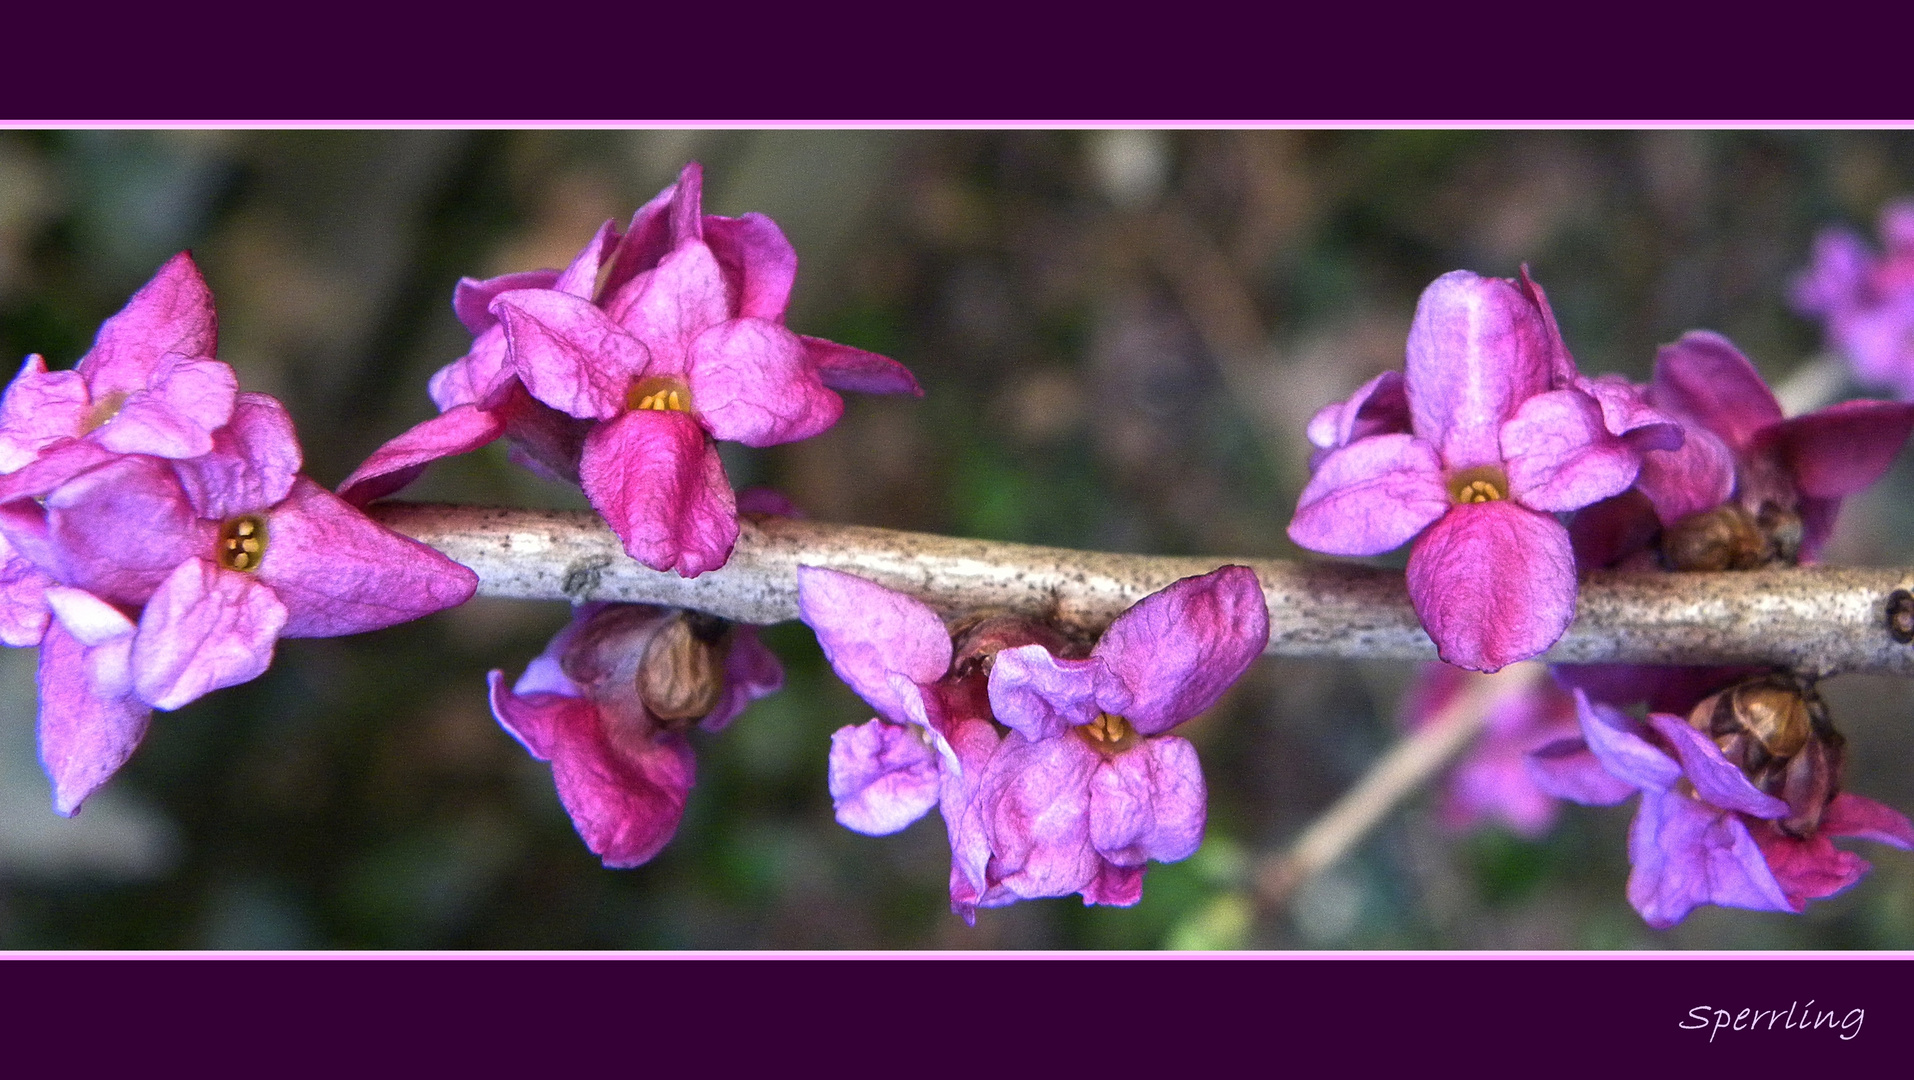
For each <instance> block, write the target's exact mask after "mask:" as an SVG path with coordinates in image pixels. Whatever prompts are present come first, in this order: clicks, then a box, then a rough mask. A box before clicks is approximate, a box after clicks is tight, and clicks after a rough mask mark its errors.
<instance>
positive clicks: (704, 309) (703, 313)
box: [605, 242, 736, 375]
mask: <svg viewBox="0 0 1914 1080" xmlns="http://www.w3.org/2000/svg"><path fill="white" fill-rule="evenodd" d="M733 299H734V298H733V297H732V296H731V294H730V290H729V289H728V288H727V287H726V285H725V280H724V271H723V270H722V269H721V268H720V267H719V266H718V260H717V258H716V257H715V256H713V255H712V254H711V249H710V248H708V247H706V246H705V245H704V244H703V243H697V242H693V243H688V244H685V245H683V246H681V247H679V248H677V249H675V250H673V251H672V252H671V253H670V254H668V255H666V256H665V257H664V258H662V259H660V260H658V265H657V266H656V267H655V268H653V269H651V270H648V271H646V272H644V273H642V274H639V275H638V276H637V277H635V278H633V279H632V281H631V284H629V285H627V286H626V287H625V288H624V289H623V290H621V291H620V292H619V293H618V294H617V295H616V296H614V297H612V298H611V299H610V300H609V301H607V302H606V304H605V314H606V315H607V316H608V317H609V318H610V319H611V320H612V321H613V322H615V323H617V324H618V325H619V326H622V327H624V328H625V329H626V330H627V331H629V332H630V333H631V335H632V336H633V337H635V338H637V339H638V340H639V341H642V342H644V345H645V348H646V349H648V350H650V352H651V366H650V368H649V369H648V373H649V374H652V375H683V374H684V373H685V372H686V370H688V365H689V362H690V359H691V344H692V342H694V341H696V340H697V339H698V335H700V334H702V333H704V332H705V331H706V330H709V329H710V328H711V327H714V326H716V325H718V324H719V323H722V322H724V321H726V320H728V319H732V318H735V317H736V309H735V308H734V307H733Z"/></svg>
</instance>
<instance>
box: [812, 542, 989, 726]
mask: <svg viewBox="0 0 1914 1080" xmlns="http://www.w3.org/2000/svg"><path fill="white" fill-rule="evenodd" d="M797 582H798V618H800V619H802V620H804V624H805V625H806V626H809V627H810V628H811V630H812V632H813V633H815V634H816V635H817V643H818V646H819V647H820V648H822V649H823V650H824V658H825V659H826V660H828V661H829V662H830V664H831V670H833V671H835V672H837V675H838V678H840V679H843V680H844V682H845V683H846V685H848V686H850V688H851V689H852V690H855V691H857V695H858V696H859V697H861V698H863V699H864V700H865V701H868V702H870V704H871V707H872V708H874V709H876V710H877V711H878V713H879V715H881V716H883V717H884V718H885V719H887V720H891V721H894V722H897V723H902V722H903V721H904V719H905V716H906V713H907V710H906V707H905V702H904V700H903V699H902V698H901V697H899V695H898V694H897V693H896V692H895V691H894V690H893V687H892V682H891V676H893V675H901V676H903V677H904V678H905V679H906V680H908V681H909V682H910V683H912V684H915V685H917V686H928V685H930V684H931V683H934V682H936V681H937V680H939V679H941V678H943V677H944V676H945V675H946V674H947V673H948V672H949V671H950V658H951V650H950V633H949V631H947V630H946V629H945V628H944V621H943V620H942V619H940V618H938V616H937V613H936V612H934V611H932V610H931V609H930V608H929V607H928V606H927V605H925V604H924V603H923V602H922V601H920V600H917V599H915V598H914V597H910V596H906V595H904V594H903V593H900V592H893V591H892V590H890V589H886V588H884V587H883V586H882V585H877V584H874V583H872V582H869V581H865V580H864V579H863V578H860V577H853V576H852V575H850V574H846V573H841V572H839V571H837V570H827V569H824V568H822V567H817V566H800V567H798V571H797Z"/></svg>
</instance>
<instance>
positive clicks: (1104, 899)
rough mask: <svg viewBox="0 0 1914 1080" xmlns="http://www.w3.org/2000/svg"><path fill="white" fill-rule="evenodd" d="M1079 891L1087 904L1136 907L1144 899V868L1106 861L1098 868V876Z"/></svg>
mask: <svg viewBox="0 0 1914 1080" xmlns="http://www.w3.org/2000/svg"><path fill="white" fill-rule="evenodd" d="M1079 891H1080V892H1081V893H1082V894H1083V902H1084V903H1085V904H1091V905H1098V906H1103V907H1134V906H1136V903H1137V902H1138V901H1139V900H1142V899H1143V867H1141V866H1118V865H1116V864H1115V863H1113V862H1110V861H1108V860H1105V861H1104V863H1103V865H1102V866H1101V867H1098V868H1097V876H1096V877H1093V878H1091V879H1090V884H1088V885H1085V886H1084V887H1083V888H1082V889H1081V890H1079Z"/></svg>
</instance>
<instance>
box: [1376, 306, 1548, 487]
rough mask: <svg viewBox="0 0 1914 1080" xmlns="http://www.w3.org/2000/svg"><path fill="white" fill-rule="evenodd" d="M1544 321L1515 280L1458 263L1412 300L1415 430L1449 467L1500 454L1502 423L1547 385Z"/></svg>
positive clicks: (1410, 373)
mask: <svg viewBox="0 0 1914 1080" xmlns="http://www.w3.org/2000/svg"><path fill="white" fill-rule="evenodd" d="M1551 356H1552V352H1551V343H1550V339H1549V333H1548V326H1547V324H1546V323H1544V322H1543V320H1542V317H1541V314H1540V313H1539V312H1538V311H1537V310H1536V307H1535V305H1534V304H1533V303H1532V302H1531V301H1530V300H1529V298H1528V297H1526V296H1524V295H1523V294H1522V292H1521V290H1520V289H1518V288H1517V287H1516V286H1515V285H1514V284H1513V283H1511V282H1508V281H1504V280H1502V279H1500V278H1485V277H1480V276H1478V275H1476V274H1472V273H1470V272H1468V271H1467V270H1456V271H1452V272H1450V273H1447V274H1444V275H1442V276H1441V277H1439V278H1437V279H1435V281H1434V282H1433V283H1431V284H1430V286H1429V287H1428V288H1427V289H1424V290H1423V292H1422V298H1421V299H1420V300H1419V301H1417V303H1416V315H1415V321H1414V322H1413V323H1411V324H1410V327H1409V346H1408V356H1407V361H1406V363H1405V365H1404V381H1405V384H1406V387H1407V390H1408V395H1409V414H1410V417H1411V419H1412V423H1413V430H1414V431H1415V434H1416V435H1417V436H1419V437H1421V438H1423V439H1425V440H1427V441H1428V442H1430V443H1431V444H1433V445H1434V446H1435V448H1436V451H1437V452H1438V453H1440V454H1441V455H1442V463H1443V464H1444V465H1446V466H1448V467H1449V468H1451V469H1465V468H1470V467H1473V466H1477V465H1492V464H1497V463H1499V462H1500V461H1501V458H1502V450H1501V445H1500V440H1499V435H1500V432H1501V430H1502V424H1503V422H1504V421H1506V420H1508V418H1509V417H1510V416H1512V415H1513V414H1514V413H1515V410H1516V408H1517V407H1518V406H1520V405H1521V404H1522V402H1524V401H1527V400H1528V399H1529V398H1531V397H1534V396H1535V395H1537V394H1540V393H1544V392H1546V391H1547V390H1548V389H1549V388H1550V387H1549V384H1550V375H1551V372H1550V364H1551Z"/></svg>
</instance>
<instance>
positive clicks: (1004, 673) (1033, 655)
mask: <svg viewBox="0 0 1914 1080" xmlns="http://www.w3.org/2000/svg"><path fill="white" fill-rule="evenodd" d="M1102 666H1103V662H1102V661H1100V660H1096V659H1089V660H1060V659H1058V658H1057V657H1054V656H1052V655H1050V650H1048V649H1046V648H1044V647H1043V646H1041V645H1020V646H1018V647H1016V648H1014V649H1003V650H1001V651H999V652H998V653H997V657H996V660H995V661H994V662H993V663H992V665H991V668H990V684H989V685H990V711H991V713H992V714H994V715H995V716H996V718H997V722H998V723H1000V724H1003V725H1004V726H1006V727H1008V728H1010V729H1012V730H1014V731H1018V732H1021V733H1022V734H1023V737H1024V738H1026V739H1029V740H1030V741H1031V742H1036V741H1038V740H1040V739H1052V738H1056V737H1057V736H1059V735H1062V734H1064V733H1065V732H1067V731H1069V730H1070V728H1072V727H1075V726H1077V725H1079V724H1087V723H1089V722H1090V721H1092V720H1095V719H1096V718H1097V692H1096V691H1097V669H1099V668H1101V667H1102Z"/></svg>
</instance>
